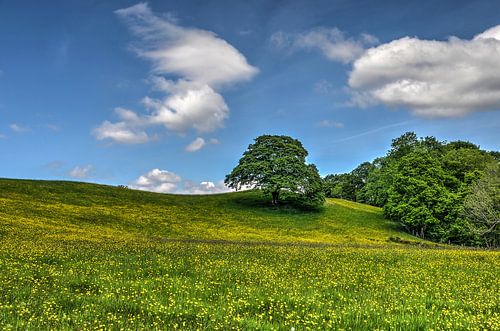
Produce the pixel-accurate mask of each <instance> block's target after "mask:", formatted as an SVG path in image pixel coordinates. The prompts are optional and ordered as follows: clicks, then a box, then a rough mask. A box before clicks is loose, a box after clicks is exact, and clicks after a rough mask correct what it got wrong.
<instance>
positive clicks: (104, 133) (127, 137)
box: [93, 121, 150, 144]
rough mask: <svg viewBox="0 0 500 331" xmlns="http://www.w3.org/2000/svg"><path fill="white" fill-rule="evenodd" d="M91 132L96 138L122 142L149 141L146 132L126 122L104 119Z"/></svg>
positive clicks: (136, 142)
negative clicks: (112, 121)
mask: <svg viewBox="0 0 500 331" xmlns="http://www.w3.org/2000/svg"><path fill="white" fill-rule="evenodd" d="M93 133H94V135H95V136H96V138H97V139H98V140H105V139H110V140H112V141H114V142H116V143H122V144H143V143H146V142H148V141H150V137H149V136H148V135H147V133H146V132H144V131H137V130H135V129H133V128H131V126H129V125H128V123H127V122H117V123H111V122H109V121H104V122H103V123H102V124H101V125H100V126H98V127H97V128H95V129H94V130H93Z"/></svg>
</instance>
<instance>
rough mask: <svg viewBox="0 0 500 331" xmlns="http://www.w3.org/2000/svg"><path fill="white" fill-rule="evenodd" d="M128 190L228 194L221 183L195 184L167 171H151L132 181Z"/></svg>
mask: <svg viewBox="0 0 500 331" xmlns="http://www.w3.org/2000/svg"><path fill="white" fill-rule="evenodd" d="M129 187H130V188H132V189H136V190H142V191H150V192H157V193H176V194H214V193H223V192H230V191H231V190H230V189H229V188H227V187H226V186H225V185H224V182H223V181H219V182H216V183H214V182H212V181H203V182H201V183H196V182H193V181H190V180H182V178H181V177H180V176H179V175H177V174H175V173H173V172H169V171H167V170H160V169H153V170H151V171H150V172H148V173H147V174H144V175H142V176H140V177H139V178H137V179H136V180H135V181H133V182H132V183H131V184H130V185H129Z"/></svg>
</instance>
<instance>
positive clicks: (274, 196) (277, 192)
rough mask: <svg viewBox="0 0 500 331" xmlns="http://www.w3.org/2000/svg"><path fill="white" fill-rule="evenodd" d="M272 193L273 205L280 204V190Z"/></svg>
mask: <svg viewBox="0 0 500 331" xmlns="http://www.w3.org/2000/svg"><path fill="white" fill-rule="evenodd" d="M271 194H272V196H273V206H276V205H277V204H278V199H279V195H280V192H279V191H274V192H272V193H271Z"/></svg>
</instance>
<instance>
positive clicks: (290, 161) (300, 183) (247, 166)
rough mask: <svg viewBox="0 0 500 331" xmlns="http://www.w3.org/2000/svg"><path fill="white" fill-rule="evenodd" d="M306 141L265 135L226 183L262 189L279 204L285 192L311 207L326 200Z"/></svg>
mask: <svg viewBox="0 0 500 331" xmlns="http://www.w3.org/2000/svg"><path fill="white" fill-rule="evenodd" d="M307 154H308V153H307V151H306V150H305V149H304V147H303V146H302V143H301V142H300V141H298V140H296V139H293V138H291V137H288V136H272V135H263V136H260V137H257V138H256V139H255V143H253V144H251V145H249V146H248V149H247V150H246V151H245V152H244V153H243V157H242V158H241V159H240V161H239V163H238V165H237V166H236V167H235V168H234V169H233V171H232V172H231V173H230V174H228V175H227V176H226V179H225V181H224V182H225V183H226V184H227V185H228V186H229V187H231V188H234V189H236V190H239V189H241V187H242V186H249V187H253V188H259V189H262V190H263V191H264V192H265V193H266V194H270V195H271V197H272V204H273V205H277V204H278V203H279V201H280V196H281V195H287V196H292V197H293V198H295V199H296V200H298V201H300V202H301V203H303V204H305V205H308V206H320V205H322V204H323V202H324V195H323V191H322V182H321V177H320V176H319V174H318V170H317V169H316V166H314V165H307V164H306V156H307Z"/></svg>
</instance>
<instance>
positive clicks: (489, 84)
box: [349, 25, 500, 118]
mask: <svg viewBox="0 0 500 331" xmlns="http://www.w3.org/2000/svg"><path fill="white" fill-rule="evenodd" d="M349 86H350V88H352V89H353V91H354V93H355V94H354V97H353V101H354V102H355V103H357V104H358V105H366V104H371V103H373V102H380V103H382V104H385V105H387V106H390V107H403V108H407V109H410V110H411V112H412V113H413V114H415V115H417V116H423V117H429V118H433V117H458V116H463V115H466V114H468V113H472V112H476V111H486V110H499V109H500V25H499V26H495V27H493V28H491V29H488V30H486V31H485V32H483V33H480V34H478V35H476V36H475V37H474V38H473V39H471V40H464V39H459V38H456V37H451V38H449V39H448V40H446V41H436V40H422V39H419V38H416V37H413V38H412V37H404V38H401V39H397V40H394V41H391V42H389V43H385V44H382V45H379V46H377V47H374V48H371V49H369V50H367V51H366V52H365V53H364V54H363V55H362V56H361V57H360V58H358V59H357V60H356V61H355V62H354V64H353V69H352V72H351V73H350V76H349Z"/></svg>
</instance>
